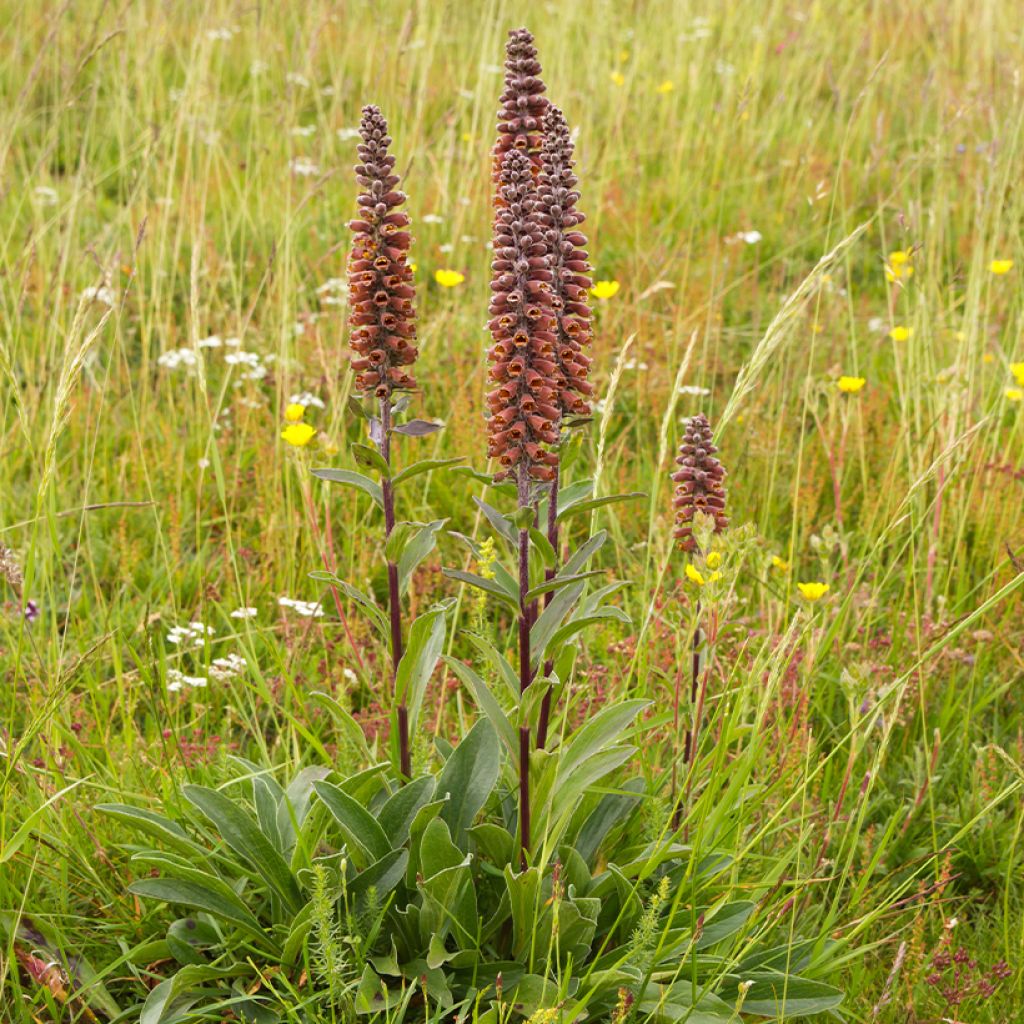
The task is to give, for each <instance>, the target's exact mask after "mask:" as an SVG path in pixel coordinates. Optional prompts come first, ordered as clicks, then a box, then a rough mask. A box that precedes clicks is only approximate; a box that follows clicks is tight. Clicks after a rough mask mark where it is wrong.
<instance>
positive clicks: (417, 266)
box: [409, 261, 420, 274]
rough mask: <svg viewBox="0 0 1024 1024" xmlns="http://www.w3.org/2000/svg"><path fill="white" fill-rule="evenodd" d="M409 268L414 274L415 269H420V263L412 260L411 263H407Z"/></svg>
mask: <svg viewBox="0 0 1024 1024" xmlns="http://www.w3.org/2000/svg"><path fill="white" fill-rule="evenodd" d="M409 269H410V270H411V271H412V272H413V273H414V274H415V273H416V271H417V270H419V269H420V265H419V264H418V263H416V262H415V261H413V262H412V263H410V264H409Z"/></svg>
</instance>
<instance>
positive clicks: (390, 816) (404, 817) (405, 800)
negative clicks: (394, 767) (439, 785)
mask: <svg viewBox="0 0 1024 1024" xmlns="http://www.w3.org/2000/svg"><path fill="white" fill-rule="evenodd" d="M434 786H435V783H434V777H433V776H432V775H421V776H420V777H419V778H418V779H413V780H412V782H410V783H409V784H408V785H406V786H402V787H401V788H399V789H398V790H397V791H396V792H394V793H392V794H391V796H389V797H388V799H387V800H386V801H385V802H384V805H383V806H382V807H381V809H380V810H379V811H378V812H377V821H378V822H380V826H381V828H382V829H383V830H384V833H385V835H386V836H387V838H388V842H389V843H390V844H391V845H392V846H393V847H396V848H397V847H399V846H401V845H402V844H403V843H404V842H405V841H406V840H407V839H408V838H409V830H410V829H411V828H412V823H413V821H414V820H415V818H416V815H417V814H418V813H419V810H420V808H421V807H423V806H424V805H425V804H428V803H429V802H430V801H431V800H432V799H433V797H434Z"/></svg>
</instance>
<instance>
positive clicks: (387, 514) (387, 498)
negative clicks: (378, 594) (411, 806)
mask: <svg viewBox="0 0 1024 1024" xmlns="http://www.w3.org/2000/svg"><path fill="white" fill-rule="evenodd" d="M380 424H381V438H380V443H379V444H378V446H377V447H378V450H379V451H380V454H381V458H383V459H384V461H385V462H386V463H387V464H388V467H389V469H390V467H391V399H390V398H382V399H381V400H380ZM381 497H382V498H383V503H384V543H385V545H387V542H388V540H389V539H390V537H391V531H392V530H394V528H395V491H394V487H393V486H392V484H391V478H390V476H386V477H384V479H383V480H382V481H381ZM388 612H389V614H390V617H391V682H392V684H393V685H394V684H395V683H396V682H397V678H398V663H399V662H400V661H401V660H402V651H403V647H402V594H401V588H400V586H399V582H398V565H397V564H396V563H395V562H393V561H392V560H391V559H390V558H389V559H388ZM397 717H398V764H399V770H400V771H401V773H402V778H404V779H410V778H412V754H411V753H410V750H409V709H408V707H407V706H406V703H405V695H404V694H402V695H401V697H400V698H399V701H398V708H397Z"/></svg>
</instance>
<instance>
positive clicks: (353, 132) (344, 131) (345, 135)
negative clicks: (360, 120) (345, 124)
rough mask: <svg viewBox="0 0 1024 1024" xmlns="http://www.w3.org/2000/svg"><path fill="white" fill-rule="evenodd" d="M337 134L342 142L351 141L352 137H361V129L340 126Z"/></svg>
mask: <svg viewBox="0 0 1024 1024" xmlns="http://www.w3.org/2000/svg"><path fill="white" fill-rule="evenodd" d="M337 136H338V138H339V139H341V141H342V142H349V141H351V140H352V139H358V138H359V129H358V128H339V129H338V131H337Z"/></svg>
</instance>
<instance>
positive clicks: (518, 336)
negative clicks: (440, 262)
mask: <svg viewBox="0 0 1024 1024" xmlns="http://www.w3.org/2000/svg"><path fill="white" fill-rule="evenodd" d="M499 193H500V196H501V201H502V205H501V207H500V208H499V209H498V211H497V213H496V214H495V221H494V259H493V262H492V263H491V270H492V272H493V273H492V278H491V292H492V296H491V304H490V309H489V312H490V320H489V321H488V324H487V326H488V328H489V329H490V332H491V336H492V337H493V339H494V344H493V345H492V346H491V348H490V351H489V352H488V357H489V359H490V361H491V372H490V378H491V380H492V381H493V382H494V383H495V384H496V385H497V387H496V388H495V389H494V390H493V391H491V392H490V393H489V394H488V395H487V407H488V410H489V411H490V419H489V420H488V435H489V436H488V449H487V454H488V456H489V457H491V458H495V459H497V460H498V461H499V462H500V463H501V468H500V469H499V471H498V473H497V474H495V480H504V479H505V478H506V477H508V476H510V475H512V474H513V472H515V471H517V469H518V468H522V469H524V470H525V474H526V476H528V477H530V478H532V479H534V480H551V479H552V478H553V477H554V473H555V467H556V466H557V465H558V456H557V455H555V454H554V452H551V451H548V450H547V449H546V448H545V447H544V446H545V445H553V444H556V443H557V441H558V418H559V411H558V405H557V402H558V394H557V392H556V390H555V388H554V387H553V386H552V378H553V376H554V375H555V374H556V372H557V369H558V368H557V364H556V363H555V358H556V357H555V333H554V332H555V329H556V327H555V321H554V317H553V315H552V308H551V306H552V286H551V276H552V275H551V269H550V264H549V261H548V256H547V247H546V246H545V244H544V226H543V224H542V222H541V216H540V208H539V202H538V195H537V186H536V183H535V182H534V178H533V170H532V167H531V165H530V158H529V157H528V156H527V155H526V154H525V153H524V152H522V150H519V149H509V150H507V151H506V152H505V155H504V158H503V162H502V169H501V181H500V183H499ZM520 479H521V480H523V479H524V478H523V477H520Z"/></svg>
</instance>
